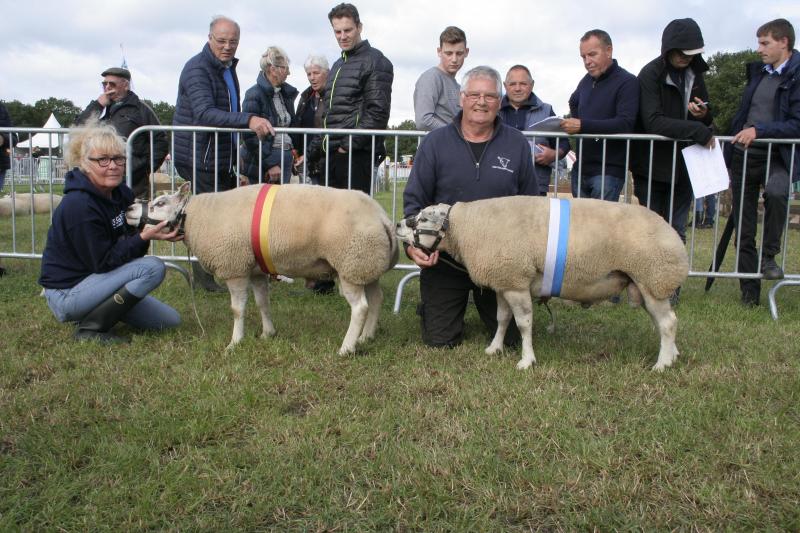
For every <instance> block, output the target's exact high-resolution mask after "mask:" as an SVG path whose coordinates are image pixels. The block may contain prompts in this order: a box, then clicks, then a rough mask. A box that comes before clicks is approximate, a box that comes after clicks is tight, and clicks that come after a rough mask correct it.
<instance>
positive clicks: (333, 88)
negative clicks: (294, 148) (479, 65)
mask: <svg viewBox="0 0 800 533" xmlns="http://www.w3.org/2000/svg"><path fill="white" fill-rule="evenodd" d="M342 59H343V60H344V62H345V63H347V52H342ZM341 71H342V67H341V66H340V67H339V70H337V71H336V75H334V76H333V82H332V83H331V97H330V98H329V99H328V113H330V112H331V109H332V107H333V94H334V93H335V92H336V80H338V79H339V73H340V72H341ZM328 113H325V118H324V119H323V120H322V127H323V128H326V129H327V127H328ZM329 139H330V135H326V136H325V138H324V139H323V141H322V151H323V152H327V151H328V140H329Z"/></svg>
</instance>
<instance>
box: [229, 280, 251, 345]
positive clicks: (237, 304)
mask: <svg viewBox="0 0 800 533" xmlns="http://www.w3.org/2000/svg"><path fill="white" fill-rule="evenodd" d="M225 283H226V284H227V285H228V291H229V292H230V293H231V311H233V335H232V336H231V342H230V344H228V346H227V347H226V348H225V349H226V350H230V349H232V348H233V347H234V346H236V344H238V343H239V341H241V340H242V337H244V311H245V307H246V306H247V288H248V287H249V285H250V279H249V278H233V279H229V280H225Z"/></svg>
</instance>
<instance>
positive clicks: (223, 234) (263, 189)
mask: <svg viewBox="0 0 800 533" xmlns="http://www.w3.org/2000/svg"><path fill="white" fill-rule="evenodd" d="M189 192H190V187H189V184H185V185H183V186H182V187H181V188H180V190H179V191H178V192H176V193H175V194H171V195H163V196H160V197H158V198H156V199H155V200H153V201H152V202H150V203H148V204H144V203H136V204H134V205H132V206H131V208H130V209H129V210H128V215H127V219H128V224H131V225H139V224H140V223H141V224H146V223H157V221H160V220H170V221H174V222H175V223H179V220H180V219H181V218H182V217H183V218H185V221H184V222H183V224H184V231H185V242H186V244H187V246H188V247H189V249H190V250H191V252H192V254H193V255H195V256H196V257H197V259H198V261H199V262H200V264H201V265H202V266H203V268H204V269H205V270H206V271H208V272H209V273H211V274H213V275H214V276H215V277H216V278H217V279H219V280H221V281H224V282H225V283H226V284H227V286H228V290H229V291H230V294H231V308H232V310H233V316H234V323H233V336H232V338H231V342H230V344H229V345H228V348H231V347H233V346H234V345H236V344H237V343H238V342H239V341H241V340H242V337H243V336H244V312H245V305H246V303H247V290H248V287H252V289H253V294H254V296H255V300H256V304H257V305H258V308H259V310H260V312H261V321H262V328H263V330H262V334H261V337H262V338H266V337H267V336H271V335H274V334H275V327H274V326H273V324H272V320H271V318H270V313H269V283H268V276H269V275H278V274H280V275H284V276H290V277H301V278H308V279H334V278H335V279H338V280H339V289H340V292H341V294H342V295H343V296H344V297H345V299H346V300H347V302H348V303H349V304H350V308H351V313H350V326H349V328H348V329H347V333H346V335H345V338H344V341H343V342H342V346H341V348H340V349H339V353H341V354H344V353H350V352H353V351H354V350H355V348H356V344H357V343H358V342H361V341H364V340H367V339H370V338H372V337H373V336H374V335H375V331H376V329H377V324H378V314H379V311H380V306H381V302H382V301H383V294H382V292H381V289H380V286H379V284H378V280H379V279H380V277H381V275H383V273H384V272H386V271H387V270H389V269H391V268H392V267H393V266H394V265H395V263H397V257H398V252H397V241H396V239H395V237H394V226H393V225H392V224H391V222H390V221H389V218H388V217H387V216H386V212H385V211H384V210H383V208H382V207H381V206H380V205H379V204H378V203H377V202H376V201H375V200H373V199H372V198H370V197H369V196H367V195H366V194H364V193H362V192H360V191H350V190H342V189H333V188H329V187H318V186H313V185H268V184H265V185H251V186H247V187H239V188H237V189H233V190H230V191H224V192H217V193H206V194H198V195H196V196H191V197H190V196H189ZM145 209H146V213H143V210H145Z"/></svg>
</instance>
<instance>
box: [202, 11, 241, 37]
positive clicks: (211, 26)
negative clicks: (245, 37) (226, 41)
mask: <svg viewBox="0 0 800 533" xmlns="http://www.w3.org/2000/svg"><path fill="white" fill-rule="evenodd" d="M218 22H230V23H232V24H233V25H234V26H236V33H242V29H241V28H240V27H239V23H238V22H236V21H235V20H233V19H232V18H230V17H226V16H225V15H214V16H213V17H212V18H211V23H210V24H209V25H208V33H213V32H214V26H216V25H217V23H218Z"/></svg>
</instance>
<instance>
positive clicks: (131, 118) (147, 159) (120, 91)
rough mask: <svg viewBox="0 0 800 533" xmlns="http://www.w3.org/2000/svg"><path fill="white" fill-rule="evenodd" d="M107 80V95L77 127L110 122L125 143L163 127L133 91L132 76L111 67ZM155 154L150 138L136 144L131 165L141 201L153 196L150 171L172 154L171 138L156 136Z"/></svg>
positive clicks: (106, 72)
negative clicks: (143, 128)
mask: <svg viewBox="0 0 800 533" xmlns="http://www.w3.org/2000/svg"><path fill="white" fill-rule="evenodd" d="M100 75H101V76H102V77H103V81H102V85H103V92H102V93H100V96H98V97H97V99H96V100H92V101H91V102H89V105H88V106H86V109H84V110H83V112H82V113H81V114H80V115H78V118H77V119H75V124H78V125H80V124H85V123H86V122H87V121H88V120H89V119H90V118H91V117H97V118H98V119H99V121H100V122H108V123H109V124H111V125H112V126H114V129H115V130H117V133H119V134H120V136H121V137H122V138H123V139H126V140H127V139H128V137H130V135H131V133H133V130H135V129H136V128H139V127H141V126H160V125H161V122H160V121H159V120H158V117H157V116H156V114H155V112H154V111H153V110H152V108H150V106H149V105H147V104H146V103H144V102H143V101H141V100H140V99H139V97H138V96H137V95H136V93H135V92H133V91H131V89H130V87H131V72H130V71H129V70H128V69H125V68H119V67H111V68H107V69H106V70H104V71H103V73H102V74H100ZM152 135H153V151H152V154H151V152H150V134H149V133H140V134H138V135H137V136H136V137H135V138H134V140H133V147H132V148H133V154H132V155H133V158H132V159H131V160H130V161H129V162H128V165H130V167H131V178H132V180H133V182H132V184H131V189H133V194H135V195H136V197H137V198H147V197H148V196H149V195H150V180H149V176H150V169H151V168H152V170H153V172H155V171H157V170H158V168H159V167H160V166H161V163H163V162H164V158H165V157H166V156H167V152H169V142H168V141H167V134H166V132H163V131H156V132H153V134H152Z"/></svg>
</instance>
